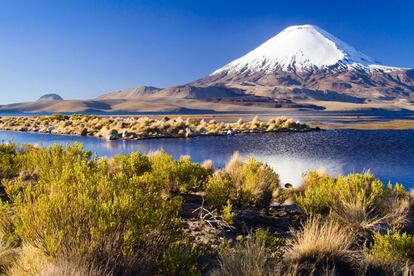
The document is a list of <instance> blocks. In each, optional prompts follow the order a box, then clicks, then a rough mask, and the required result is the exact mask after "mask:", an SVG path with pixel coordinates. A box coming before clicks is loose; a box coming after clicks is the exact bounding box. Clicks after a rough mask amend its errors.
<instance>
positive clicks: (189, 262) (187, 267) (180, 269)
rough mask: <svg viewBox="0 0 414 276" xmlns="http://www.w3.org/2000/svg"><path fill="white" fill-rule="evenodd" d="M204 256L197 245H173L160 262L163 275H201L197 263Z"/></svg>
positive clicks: (160, 270)
mask: <svg viewBox="0 0 414 276" xmlns="http://www.w3.org/2000/svg"><path fill="white" fill-rule="evenodd" d="M202 256H203V254H202V252H201V251H200V250H198V249H197V247H196V246H195V245H190V244H188V245H183V244H179V243H173V244H171V245H170V246H169V247H168V248H167V249H166V250H165V252H164V254H163V255H162V257H161V260H160V262H159V272H160V274H161V275H186V276H187V275H188V276H191V275H201V272H200V271H199V269H198V267H197V261H198V260H199V259H200V258H201V257H202Z"/></svg>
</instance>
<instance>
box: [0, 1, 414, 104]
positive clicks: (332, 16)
mask: <svg viewBox="0 0 414 276" xmlns="http://www.w3.org/2000/svg"><path fill="white" fill-rule="evenodd" d="M413 10H414V4H413V3H412V1H408V0H407V1H400V0H394V1H381V0H376V1H375V0H366V1H364V0H359V1H332V0H331V1H316V0H315V1H309V0H308V1H305V0H303V1H295V0H289V1H277V0H273V1H270V0H269V1H265V0H255V1H241V0H239V1H233V0H228V1H226V0H221V1H219V0H198V1H197V0H187V1H184V0H183V1H173V0H164V1H157V0H152V1H150V0H148V1H132V0H112V1H109V0H96V1H93V0H83V1H82V0H70V1H69V0H67V1H65V0H59V1H58V0H2V1H1V2H0V104H4V103H11V102H21V101H28V100H33V99H37V98H38V97H39V96H41V95H42V94H45V93H52V92H53V93H58V94H60V95H61V96H63V97H64V98H66V99H76V98H83V99H85V98H93V97H96V96H98V95H100V94H102V93H104V92H108V91H113V90H118V89H123V88H129V87H135V86H140V85H153V86H159V87H165V86H171V85H176V84H183V83H187V82H191V81H193V80H195V79H197V78H200V77H202V76H205V75H207V74H209V73H210V72H212V71H213V70H215V69H216V68H218V67H221V66H222V65H224V64H225V63H227V62H229V61H231V60H233V59H235V58H237V57H239V56H241V55H243V54H245V53H246V52H248V51H249V50H251V49H253V48H255V47H256V46H258V45H259V44H261V43H262V42H264V41H265V40H267V39H268V38H270V37H272V36H274V35H275V34H277V33H278V32H279V31H281V30H282V29H284V28H285V27H288V26H290V25H297V24H314V25H318V26H319V27H321V28H323V29H325V30H326V31H328V32H330V33H332V34H334V35H335V36H337V37H339V38H341V39H342V40H344V41H346V42H348V43H350V44H351V45H353V46H354V47H356V48H357V49H359V50H360V51H362V52H364V53H366V54H368V55H369V56H371V57H373V58H375V59H377V60H380V61H382V62H383V63H384V64H387V65H393V66H404V67H414V19H413Z"/></svg>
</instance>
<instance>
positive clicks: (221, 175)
mask: <svg viewBox="0 0 414 276" xmlns="http://www.w3.org/2000/svg"><path fill="white" fill-rule="evenodd" d="M279 188H280V186H279V175H278V174H277V173H275V172H274V171H273V170H272V168H270V167H269V166H268V165H266V164H264V163H262V162H260V161H257V160H255V159H254V158H252V157H250V158H249V159H248V160H247V162H242V161H241V160H240V159H239V158H238V155H234V156H233V157H232V159H231V160H230V162H229V163H228V164H227V166H226V167H225V169H224V170H221V171H219V172H218V173H216V174H215V175H214V176H213V177H210V178H209V180H208V183H207V185H206V189H205V192H206V197H207V200H208V202H209V203H210V204H211V205H213V206H224V205H225V204H226V202H227V199H230V200H231V201H232V203H235V204H237V205H238V206H240V207H249V206H251V207H267V206H269V204H270V203H271V201H272V198H273V194H274V193H275V192H276V191H277V190H278V189H279Z"/></svg>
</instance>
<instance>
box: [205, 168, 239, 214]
mask: <svg viewBox="0 0 414 276" xmlns="http://www.w3.org/2000/svg"><path fill="white" fill-rule="evenodd" d="M235 192H236V190H235V188H234V186H233V183H232V182H231V180H230V179H227V178H222V177H220V176H218V175H213V176H210V178H209V179H208V182H207V185H206V188H205V194H206V198H207V202H208V203H209V204H210V205H211V206H213V207H220V206H224V205H225V204H226V202H227V200H228V199H234V197H235Z"/></svg>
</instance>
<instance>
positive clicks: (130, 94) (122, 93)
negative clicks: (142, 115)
mask: <svg viewBox="0 0 414 276" xmlns="http://www.w3.org/2000/svg"><path fill="white" fill-rule="evenodd" d="M160 90H161V88H157V87H153V86H140V87H136V88H130V89H124V90H119V91H115V92H110V93H106V94H103V95H101V96H99V97H98V98H97V99H99V100H113V99H121V100H127V99H137V98H139V97H146V96H153V95H154V94H155V93H156V92H158V91H160Z"/></svg>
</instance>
